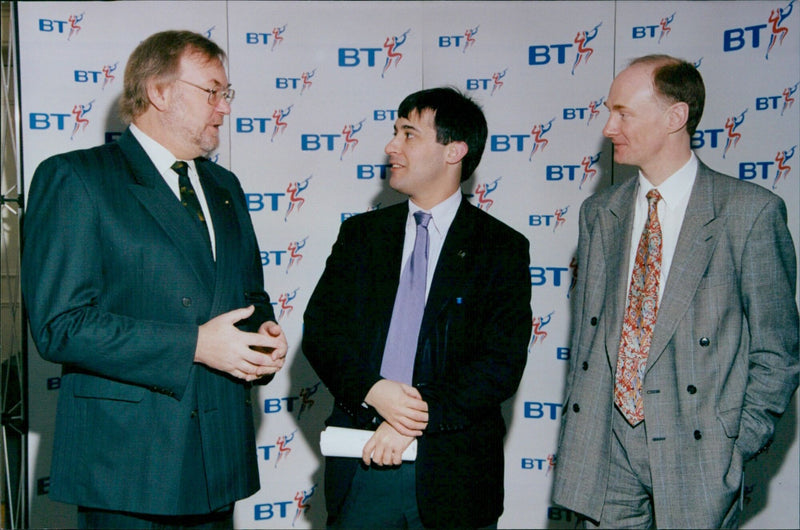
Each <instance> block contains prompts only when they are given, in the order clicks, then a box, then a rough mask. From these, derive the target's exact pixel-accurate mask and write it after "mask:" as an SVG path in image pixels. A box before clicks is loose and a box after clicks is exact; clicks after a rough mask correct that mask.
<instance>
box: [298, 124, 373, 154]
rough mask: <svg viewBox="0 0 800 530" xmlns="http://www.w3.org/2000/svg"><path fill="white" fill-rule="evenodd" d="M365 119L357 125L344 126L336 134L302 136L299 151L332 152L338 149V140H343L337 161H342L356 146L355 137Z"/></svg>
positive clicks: (356, 140)
mask: <svg viewBox="0 0 800 530" xmlns="http://www.w3.org/2000/svg"><path fill="white" fill-rule="evenodd" d="M365 121H366V118H364V119H362V120H361V121H359V122H358V123H350V124H347V123H346V124H345V125H344V126H343V127H342V132H341V133H340V134H337V133H321V134H302V135H300V149H301V150H302V151H321V150H324V151H329V152H330V151H334V150H337V149H338V145H337V144H338V143H339V142H338V139H339V138H343V139H344V145H342V148H341V151H340V153H339V160H342V159H343V157H344V155H345V154H346V153H347V152H348V151H349V152H350V153H352V152H353V151H354V150H355V148H356V146H357V145H358V139H357V138H356V135H357V134H358V133H359V132H361V129H362V128H363V126H364V122H365Z"/></svg>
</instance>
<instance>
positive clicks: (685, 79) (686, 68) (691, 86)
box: [631, 54, 706, 136]
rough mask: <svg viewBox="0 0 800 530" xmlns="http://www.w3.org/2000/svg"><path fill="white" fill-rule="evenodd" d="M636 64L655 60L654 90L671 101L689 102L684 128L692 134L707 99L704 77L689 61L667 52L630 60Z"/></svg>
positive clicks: (632, 63) (701, 115)
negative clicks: (666, 53)
mask: <svg viewBox="0 0 800 530" xmlns="http://www.w3.org/2000/svg"><path fill="white" fill-rule="evenodd" d="M635 64H654V65H655V68H654V69H653V86H654V87H655V89H656V92H657V93H658V94H659V95H660V96H662V97H664V98H665V99H667V100H669V101H670V102H672V103H675V102H682V103H686V104H687V105H689V117H688V118H687V120H686V132H688V133H689V136H692V135H693V134H694V132H695V131H696V130H697V125H698V124H699V123H700V118H702V117H703V106H704V105H705V100H706V87H705V85H704V84H703V77H702V76H701V75H700V72H698V71H697V68H695V67H694V65H693V64H692V63H690V62H687V61H684V60H682V59H677V58H675V57H671V56H669V55H658V54H656V55H645V56H644V57H639V58H638V59H634V60H633V61H631V66H633V65H635Z"/></svg>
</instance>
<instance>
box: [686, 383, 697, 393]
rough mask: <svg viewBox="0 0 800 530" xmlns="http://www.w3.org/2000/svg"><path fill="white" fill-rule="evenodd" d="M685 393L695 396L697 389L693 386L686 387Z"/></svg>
mask: <svg viewBox="0 0 800 530" xmlns="http://www.w3.org/2000/svg"><path fill="white" fill-rule="evenodd" d="M686 391H687V392H689V393H690V394H696V393H697V387H696V386H694V385H689V386H687V387H686Z"/></svg>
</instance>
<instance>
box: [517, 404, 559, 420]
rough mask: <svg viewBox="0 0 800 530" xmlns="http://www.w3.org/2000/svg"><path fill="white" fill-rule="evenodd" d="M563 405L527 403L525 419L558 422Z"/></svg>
mask: <svg viewBox="0 0 800 530" xmlns="http://www.w3.org/2000/svg"><path fill="white" fill-rule="evenodd" d="M561 407H562V404H561V403H551V402H547V401H544V402H542V401H526V402H525V406H524V409H523V410H524V412H523V414H524V417H525V418H527V419H532V420H541V419H545V420H553V421H555V420H557V419H558V413H559V411H560V410H561Z"/></svg>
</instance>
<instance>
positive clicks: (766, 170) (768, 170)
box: [739, 145, 797, 190]
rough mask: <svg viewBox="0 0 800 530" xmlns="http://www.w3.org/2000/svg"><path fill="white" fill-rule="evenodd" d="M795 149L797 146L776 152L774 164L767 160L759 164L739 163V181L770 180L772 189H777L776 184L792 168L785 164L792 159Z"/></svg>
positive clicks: (784, 178)
mask: <svg viewBox="0 0 800 530" xmlns="http://www.w3.org/2000/svg"><path fill="white" fill-rule="evenodd" d="M796 149H797V146H796V145H794V146H792V147H791V148H790V149H783V150H780V151H778V153H777V154H776V155H775V160H774V162H773V161H769V160H767V161H761V162H740V163H739V179H740V180H755V179H758V178H760V179H761V180H769V179H770V178H772V179H773V181H772V189H773V190H774V189H777V187H778V182H780V181H781V180H786V177H787V176H788V175H789V173H790V172H791V171H792V167H791V166H790V165H789V164H788V163H787V162H788V161H789V160H790V159H791V158H793V157H794V155H795V150H796ZM773 166H776V167H775V172H774V173H772V169H773Z"/></svg>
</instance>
